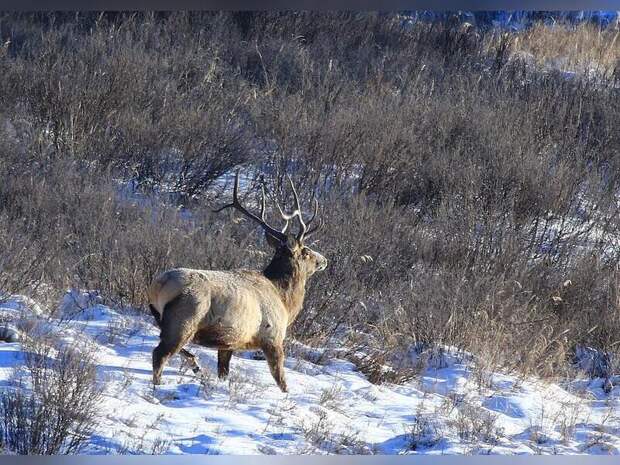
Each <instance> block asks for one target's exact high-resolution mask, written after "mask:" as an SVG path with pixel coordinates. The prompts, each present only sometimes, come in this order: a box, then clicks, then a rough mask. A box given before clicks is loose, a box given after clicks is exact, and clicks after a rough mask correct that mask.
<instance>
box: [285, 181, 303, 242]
mask: <svg viewBox="0 0 620 465" xmlns="http://www.w3.org/2000/svg"><path fill="white" fill-rule="evenodd" d="M286 177H287V178H288V182H289V184H290V185H291V190H292V191H293V199H294V200H295V211H294V212H293V213H292V214H291V218H292V217H294V216H297V220H298V221H299V233H298V234H297V240H298V241H301V240H303V238H304V236H305V234H306V231H307V230H308V227H307V226H306V223H304V219H303V218H302V216H301V204H300V203H299V196H298V195H297V190H296V189H295V184H293V179H292V178H291V175H290V174H288V175H287V176H286Z"/></svg>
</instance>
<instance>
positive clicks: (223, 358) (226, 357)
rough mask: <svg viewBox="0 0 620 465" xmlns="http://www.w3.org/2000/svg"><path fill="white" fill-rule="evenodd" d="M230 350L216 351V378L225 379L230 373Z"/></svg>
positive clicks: (231, 352)
mask: <svg viewBox="0 0 620 465" xmlns="http://www.w3.org/2000/svg"><path fill="white" fill-rule="evenodd" d="M232 354H233V351H232V350H218V351H217V377H218V378H220V379H226V377H227V376H228V372H229V371H230V359H231V358H232Z"/></svg>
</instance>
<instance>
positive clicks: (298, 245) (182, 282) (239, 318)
mask: <svg viewBox="0 0 620 465" xmlns="http://www.w3.org/2000/svg"><path fill="white" fill-rule="evenodd" d="M267 238H268V241H269V243H270V244H271V245H272V246H274V247H275V248H276V251H275V255H274V257H273V259H272V260H271V262H270V263H269V265H268V266H267V267H266V268H265V270H264V271H263V272H258V271H249V270H237V271H207V270H194V269H188V268H178V269H173V270H169V271H166V272H165V273H162V274H161V275H159V276H158V277H157V278H156V279H155V281H154V282H153V284H152V285H151V287H150V288H149V290H148V297H149V303H150V307H151V311H152V312H153V314H154V316H155V319H156V320H157V322H158V325H159V326H160V328H161V335H160V343H159V345H158V346H157V347H156V348H155V350H154V351H153V383H154V384H159V383H160V382H161V373H162V370H163V367H164V365H165V363H166V362H167V360H168V359H169V358H170V357H171V356H172V355H174V354H176V353H178V352H179V351H182V355H183V356H184V357H186V358H189V357H191V354H189V352H187V351H185V350H184V349H183V347H184V346H185V345H186V344H187V343H188V342H190V341H191V342H194V343H196V344H200V345H203V346H205V347H211V348H215V349H218V375H219V376H220V377H225V376H226V375H227V374H228V372H229V366H230V359H231V356H232V353H233V351H235V350H247V349H262V350H263V352H264V353H265V357H266V359H267V362H268V364H269V368H270V370H271V373H272V375H273V377H274V379H275V380H276V383H277V384H278V386H279V387H280V389H282V391H286V389H287V387H286V381H285V379H284V351H283V348H282V347H283V341H284V338H285V336H286V330H287V327H288V326H289V325H290V324H291V323H292V322H293V321H294V320H295V318H296V317H297V315H298V314H299V312H300V311H301V308H302V306H303V300H304V295H305V288H306V280H307V279H308V277H309V276H311V275H312V274H313V273H314V272H315V271H317V270H322V269H324V268H325V266H326V264H327V261H326V259H325V258H324V257H323V256H322V255H320V254H319V253H317V252H314V251H312V250H311V249H309V248H308V247H306V246H304V245H303V243H302V241H299V240H298V239H295V238H293V237H292V236H289V238H288V240H287V243H286V244H283V243H281V242H280V241H277V240H275V239H274V238H271V237H270V236H269V235H268V236H267ZM188 354H189V356H188ZM190 362H191V361H190ZM194 363H195V362H194Z"/></svg>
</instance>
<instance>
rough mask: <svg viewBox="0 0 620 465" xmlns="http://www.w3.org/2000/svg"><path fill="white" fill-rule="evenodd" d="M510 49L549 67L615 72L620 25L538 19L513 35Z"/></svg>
mask: <svg viewBox="0 0 620 465" xmlns="http://www.w3.org/2000/svg"><path fill="white" fill-rule="evenodd" d="M498 40H501V39H499V38H498V37H496V38H494V41H498ZM510 53H511V55H512V56H513V57H520V58H522V59H525V60H526V61H529V62H531V63H532V64H535V65H536V66H539V67H542V68H546V69H558V70H561V71H572V72H576V73H578V74H582V73H588V72H590V70H594V71H595V72H596V73H599V74H604V75H605V74H606V75H608V76H611V75H613V73H614V72H617V71H614V70H618V69H619V66H620V29H618V28H611V27H610V28H601V27H599V26H596V25H594V24H590V23H581V24H578V25H576V26H567V25H563V24H558V25H556V26H553V27H551V26H548V25H544V24H541V23H538V24H535V25H534V26H532V27H530V28H527V29H525V30H524V31H523V32H521V33H519V34H515V35H514V36H512V37H511V40H510Z"/></svg>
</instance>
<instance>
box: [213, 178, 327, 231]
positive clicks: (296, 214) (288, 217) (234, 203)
mask: <svg viewBox="0 0 620 465" xmlns="http://www.w3.org/2000/svg"><path fill="white" fill-rule="evenodd" d="M287 177H288V181H289V183H290V185H291V189H292V191H293V198H294V200H295V210H294V211H293V213H284V211H283V210H282V208H281V207H280V204H279V203H278V201H277V200H276V199H275V197H273V196H271V195H270V197H272V199H273V201H274V203H275V204H276V207H277V208H278V212H279V213H280V216H281V217H282V219H283V220H284V221H286V224H285V225H284V228H282V230H281V231H278V230H277V229H276V228H274V227H272V226H270V225H269V224H267V221H266V220H265V198H266V194H265V185H264V184H261V193H262V197H261V202H260V217H258V216H256V215H255V214H253V213H252V212H250V211H248V210H247V209H246V208H245V207H244V206H243V205H241V203H240V202H239V197H238V194H239V171H237V173H236V174H235V185H234V187H233V201H232V203H229V204H227V205H224V206H223V207H220V208H218V209H217V210H213V211H214V212H215V213H218V212H221V211H222V210H224V209H226V208H231V207H232V208H235V209H237V210H239V211H240V212H241V213H243V214H244V215H245V216H247V217H248V218H250V219H252V220H254V221H256V222H257V223H258V224H259V225H260V226H261V227H262V228H263V229H264V230H265V232H266V233H267V234H269V235H271V236H273V237H274V238H276V239H278V240H279V241H280V242H286V231H287V229H288V226H289V221H290V220H292V219H293V218H297V221H299V232H298V233H297V236H296V237H297V240H298V241H299V242H303V240H304V238H306V237H309V236H310V234H313V233H315V232H316V231H318V230H319V229H320V228H321V227H322V222H321V221H319V223H318V224H317V225H316V226H315V227H314V228H312V229H310V230H308V227H309V226H310V224H311V223H312V222H313V221H314V219H315V218H316V215H317V212H318V210H319V202H318V201H317V200H316V198H315V197H314V196H313V200H314V213H313V214H312V218H310V221H308V223H307V224H306V223H305V222H304V219H303V217H302V213H301V204H300V202H299V196H298V195H297V190H296V189H295V185H294V184H293V180H292V179H291V177H290V176H287Z"/></svg>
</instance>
